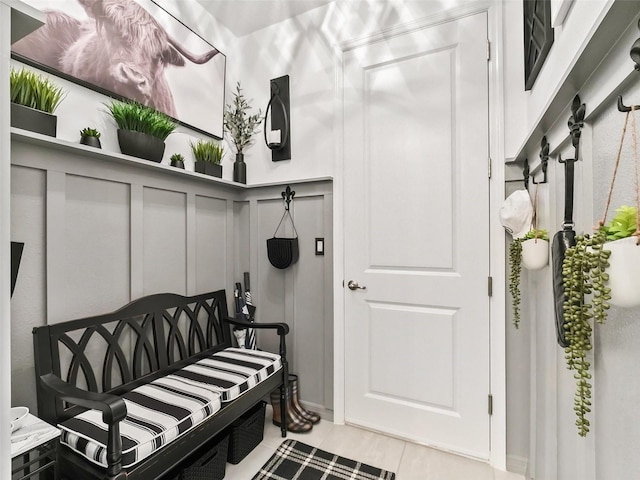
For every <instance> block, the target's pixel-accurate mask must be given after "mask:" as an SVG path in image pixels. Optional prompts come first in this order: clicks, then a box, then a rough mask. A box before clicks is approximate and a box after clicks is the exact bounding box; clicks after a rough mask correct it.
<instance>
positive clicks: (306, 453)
mask: <svg viewBox="0 0 640 480" xmlns="http://www.w3.org/2000/svg"><path fill="white" fill-rule="evenodd" d="M395 478H396V474H395V473H392V472H387V471H386V470H381V469H379V468H376V467H372V466H371V465H367V464H364V463H360V462H356V461H355V460H350V459H348V458H344V457H339V456H338V455H334V454H333V453H329V452H325V451H324V450H320V449H319V448H315V447H311V446H309V445H306V444H304V443H302V442H298V441H296V440H285V441H284V442H282V444H280V446H279V447H278V450H277V451H276V453H274V454H273V456H272V457H271V458H270V459H269V461H268V462H267V463H265V464H264V465H263V466H262V468H261V469H260V471H259V472H258V473H257V474H256V475H255V476H254V477H253V480H345V479H349V480H395Z"/></svg>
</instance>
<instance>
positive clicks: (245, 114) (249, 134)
mask: <svg viewBox="0 0 640 480" xmlns="http://www.w3.org/2000/svg"><path fill="white" fill-rule="evenodd" d="M250 108H251V105H250V104H249V101H248V100H247V99H246V98H245V96H244V94H243V93H242V88H240V82H238V83H237V84H236V91H235V92H234V93H233V103H232V104H231V105H227V107H226V109H225V111H224V128H225V131H226V134H227V138H228V139H229V140H230V142H231V144H232V145H233V148H234V149H235V151H236V161H235V162H234V164H233V181H234V182H239V183H247V164H246V163H244V152H245V150H246V149H247V148H249V147H250V146H251V145H253V135H254V134H255V133H257V131H258V127H259V126H260V122H262V111H261V110H258V113H256V114H254V115H250V114H249V109H250Z"/></svg>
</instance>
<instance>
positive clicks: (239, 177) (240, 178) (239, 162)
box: [233, 153, 247, 183]
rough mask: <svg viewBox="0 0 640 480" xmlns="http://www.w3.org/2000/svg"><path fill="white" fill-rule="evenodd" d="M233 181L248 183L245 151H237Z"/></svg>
mask: <svg viewBox="0 0 640 480" xmlns="http://www.w3.org/2000/svg"><path fill="white" fill-rule="evenodd" d="M233 181H234V182H238V183H247V164H246V163H244V153H236V161H235V162H233Z"/></svg>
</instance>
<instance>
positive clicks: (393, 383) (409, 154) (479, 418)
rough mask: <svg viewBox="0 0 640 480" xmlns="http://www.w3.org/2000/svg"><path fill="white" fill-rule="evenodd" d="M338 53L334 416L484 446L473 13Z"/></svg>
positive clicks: (481, 62) (481, 175)
mask: <svg viewBox="0 0 640 480" xmlns="http://www.w3.org/2000/svg"><path fill="white" fill-rule="evenodd" d="M343 60H344V65H343V66H344V119H345V132H344V138H345V157H344V175H345V177H344V201H345V212H344V215H345V225H344V231H345V275H346V277H345V293H344V295H345V381H346V382H345V383H346V384H345V419H346V421H347V422H349V423H352V424H357V425H361V426H364V427H368V428H372V429H375V430H379V431H383V432H387V433H390V434H393V435H397V436H400V437H404V438H408V439H413V440H415V441H418V442H420V443H425V444H430V445H435V446H440V447H443V448H447V449H451V450H454V451H457V452H461V453H465V454H468V455H472V456H476V457H480V458H488V457H489V438H490V430H489V427H490V422H489V413H488V408H487V403H488V395H489V297H488V288H487V281H488V275H489V179H488V155H489V153H488V152H489V150H488V148H489V146H488V78H487V77H488V73H487V71H488V70H487V68H488V67H487V18H486V14H484V13H482V14H476V15H472V16H467V17H464V18H461V19H458V20H455V21H450V22H447V23H443V24H440V25H436V26H431V27H428V28H424V29H420V30H418V31H413V32H410V33H406V34H403V35H399V36H394V37H390V38H387V39H385V40H383V41H379V42H376V43H371V44H368V45H364V46H360V47H357V48H354V49H352V50H350V51H347V52H345V54H344V58H343ZM350 280H353V281H355V282H357V283H359V285H360V286H364V287H366V289H355V290H350V289H349V288H347V283H348V282H349V281H350Z"/></svg>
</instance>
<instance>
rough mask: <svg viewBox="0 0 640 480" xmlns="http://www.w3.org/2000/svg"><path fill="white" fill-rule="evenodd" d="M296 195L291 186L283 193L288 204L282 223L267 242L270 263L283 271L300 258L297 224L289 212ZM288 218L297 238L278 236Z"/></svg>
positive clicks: (286, 204)
mask: <svg viewBox="0 0 640 480" xmlns="http://www.w3.org/2000/svg"><path fill="white" fill-rule="evenodd" d="M295 194H296V192H294V191H292V190H291V188H290V187H289V186H287V190H286V192H282V198H284V200H285V202H286V203H285V207H284V213H283V214H282V218H281V219H280V223H278V226H277V227H276V231H275V233H274V234H273V238H269V239H268V240H267V256H268V257H269V262H271V265H273V266H274V267H276V268H279V269H281V270H283V269H285V268H289V267H290V266H291V265H293V264H294V263H296V262H297V261H298V258H299V257H300V250H299V248H298V232H297V230H296V226H295V224H294V223H293V217H292V216H291V212H290V211H289V204H290V203H291V201H292V199H293V197H294V196H295ZM287 216H288V217H289V220H290V221H291V226H292V227H293V231H294V233H295V237H292V238H286V237H278V236H277V235H278V230H279V229H280V225H282V222H283V221H284V219H285V217H287Z"/></svg>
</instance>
